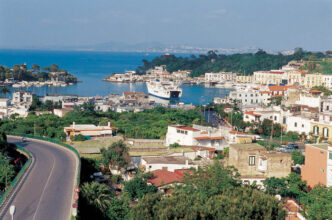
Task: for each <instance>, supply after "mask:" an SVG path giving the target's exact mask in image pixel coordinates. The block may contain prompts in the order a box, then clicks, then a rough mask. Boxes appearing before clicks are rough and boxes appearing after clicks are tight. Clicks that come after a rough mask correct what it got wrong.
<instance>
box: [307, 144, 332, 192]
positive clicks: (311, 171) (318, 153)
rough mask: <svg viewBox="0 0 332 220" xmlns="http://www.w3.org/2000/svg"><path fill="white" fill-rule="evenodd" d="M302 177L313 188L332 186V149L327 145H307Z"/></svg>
mask: <svg viewBox="0 0 332 220" xmlns="http://www.w3.org/2000/svg"><path fill="white" fill-rule="evenodd" d="M301 175H302V179H303V180H306V181H307V183H308V185H309V186H311V187H314V186H315V185H318V184H323V185H325V186H327V187H330V186H332V147H331V146H330V145H329V144H326V143H325V144H307V145H306V146H305V164H304V165H303V166H302V170H301Z"/></svg>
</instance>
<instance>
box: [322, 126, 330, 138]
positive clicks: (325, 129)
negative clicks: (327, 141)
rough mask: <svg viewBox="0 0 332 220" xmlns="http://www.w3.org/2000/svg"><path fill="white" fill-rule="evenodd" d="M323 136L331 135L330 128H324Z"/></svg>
mask: <svg viewBox="0 0 332 220" xmlns="http://www.w3.org/2000/svg"><path fill="white" fill-rule="evenodd" d="M323 136H324V137H329V129H328V128H323Z"/></svg>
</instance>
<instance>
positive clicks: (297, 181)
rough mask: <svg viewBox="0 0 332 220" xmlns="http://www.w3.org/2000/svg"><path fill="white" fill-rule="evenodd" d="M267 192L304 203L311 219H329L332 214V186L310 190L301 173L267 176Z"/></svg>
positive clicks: (319, 186) (265, 183)
mask: <svg viewBox="0 0 332 220" xmlns="http://www.w3.org/2000/svg"><path fill="white" fill-rule="evenodd" d="M264 186H265V192H266V193H268V194H270V195H277V194H279V195H281V196H282V197H288V198H294V199H296V200H297V201H298V202H300V203H301V204H302V205H303V208H304V210H305V213H303V214H305V216H306V217H308V218H309V219H328V218H329V217H330V216H332V203H331V201H332V188H331V187H329V188H327V187H325V186H321V185H318V186H315V187H314V188H313V189H312V190H310V189H309V188H308V187H307V186H306V182H305V181H302V180H301V176H300V175H299V174H295V173H291V174H290V175H289V176H288V177H285V178H275V177H271V178H267V179H266V180H265V181H264Z"/></svg>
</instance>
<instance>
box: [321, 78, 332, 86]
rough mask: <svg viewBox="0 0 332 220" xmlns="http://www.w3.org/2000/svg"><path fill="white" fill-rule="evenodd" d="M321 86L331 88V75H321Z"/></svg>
mask: <svg viewBox="0 0 332 220" xmlns="http://www.w3.org/2000/svg"><path fill="white" fill-rule="evenodd" d="M323 86H324V87H326V88H328V89H332V75H323Z"/></svg>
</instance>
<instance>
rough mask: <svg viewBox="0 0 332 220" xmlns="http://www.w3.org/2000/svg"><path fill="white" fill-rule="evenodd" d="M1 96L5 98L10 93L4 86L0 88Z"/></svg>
mask: <svg viewBox="0 0 332 220" xmlns="http://www.w3.org/2000/svg"><path fill="white" fill-rule="evenodd" d="M0 93H1V94H4V96H5V98H6V97H7V94H8V93H10V90H9V89H8V87H6V86H2V87H1V90H0Z"/></svg>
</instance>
